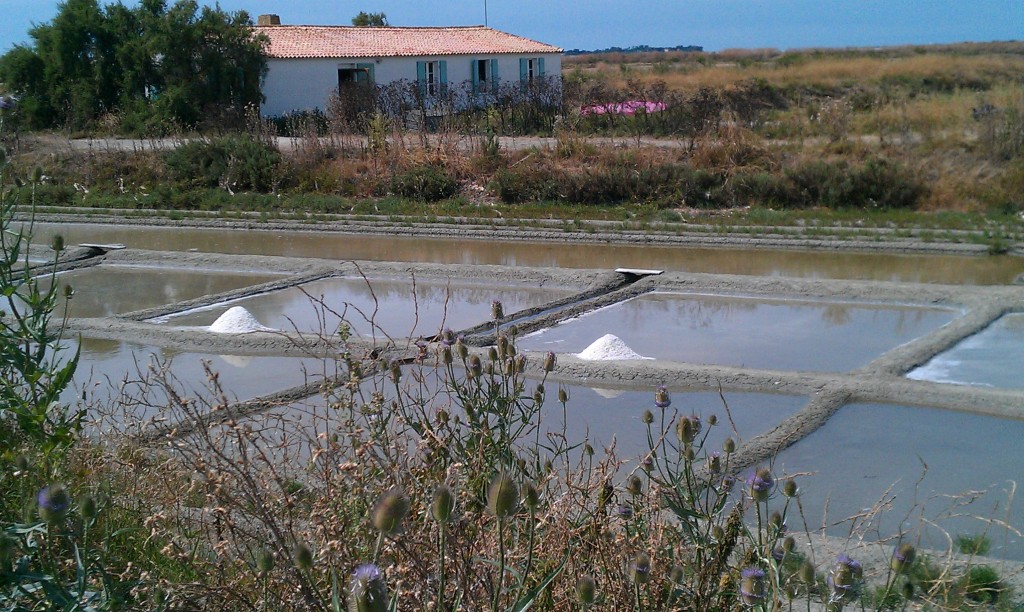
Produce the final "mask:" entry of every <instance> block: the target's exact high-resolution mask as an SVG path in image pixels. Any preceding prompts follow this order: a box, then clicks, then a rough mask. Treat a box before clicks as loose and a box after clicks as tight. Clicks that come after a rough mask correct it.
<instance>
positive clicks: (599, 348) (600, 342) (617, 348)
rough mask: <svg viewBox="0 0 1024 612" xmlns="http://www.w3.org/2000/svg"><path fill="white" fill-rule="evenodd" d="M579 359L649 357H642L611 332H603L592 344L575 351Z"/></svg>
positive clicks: (614, 359)
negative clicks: (580, 350) (578, 351)
mask: <svg viewBox="0 0 1024 612" xmlns="http://www.w3.org/2000/svg"><path fill="white" fill-rule="evenodd" d="M576 356H577V357H579V358H580V359H586V360H587V361H617V360H626V359H651V358H650V357H644V356H643V355H641V354H639V353H637V352H636V351H634V350H633V349H631V348H629V347H628V346H626V343H625V342H623V341H622V340H620V339H619V337H618V336H615V335H613V334H605V335H603V336H601V337H600V338H598V339H597V340H595V341H594V343H593V344H591V345H590V346H588V347H587V348H585V349H583V352H582V353H577V354H576Z"/></svg>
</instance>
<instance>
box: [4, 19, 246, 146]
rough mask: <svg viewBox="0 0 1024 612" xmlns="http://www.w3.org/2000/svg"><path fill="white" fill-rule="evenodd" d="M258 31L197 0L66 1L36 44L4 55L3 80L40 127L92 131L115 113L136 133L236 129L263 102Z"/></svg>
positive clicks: (36, 31) (37, 32)
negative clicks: (219, 127) (234, 125)
mask: <svg viewBox="0 0 1024 612" xmlns="http://www.w3.org/2000/svg"><path fill="white" fill-rule="evenodd" d="M251 26H252V21H251V19H250V18H249V16H248V14H247V13H245V12H244V11H239V12H236V13H227V12H225V11H223V10H221V9H220V8H219V7H217V8H210V7H205V6H204V7H202V8H201V9H200V7H199V5H198V3H197V2H196V0H177V2H175V3H174V4H173V6H168V3H167V0H141V2H139V4H138V6H135V7H127V6H125V5H124V4H123V3H121V2H117V3H115V4H109V5H106V6H104V7H101V6H100V5H99V3H98V0H66V1H65V2H64V3H62V4H61V5H60V7H59V11H58V14H57V16H56V17H55V18H54V19H53V21H51V22H50V23H46V24H42V25H37V26H35V27H34V28H33V29H32V30H31V31H30V32H29V35H30V36H31V38H32V40H33V43H32V44H31V45H19V46H16V47H14V49H12V50H11V51H9V52H8V53H6V54H5V55H4V56H2V57H0V82H3V83H4V84H5V86H6V88H7V89H8V90H10V91H12V92H13V93H16V94H17V95H19V96H20V97H21V112H22V114H23V116H24V117H25V120H26V122H27V124H28V126H29V127H34V128H53V127H67V128H70V129H89V128H91V127H92V126H93V125H95V123H96V121H97V120H98V119H100V118H102V117H105V116H110V115H113V116H115V117H117V118H118V119H119V120H120V122H121V125H122V129H124V130H125V131H129V132H145V133H157V132H167V131H169V130H170V129H172V128H175V127H195V126H201V125H203V124H216V125H223V124H224V123H229V124H230V123H231V122H237V121H239V120H241V118H242V117H243V116H244V112H245V108H246V107H247V106H249V105H253V104H258V103H259V102H260V101H261V99H262V98H261V93H260V80H261V79H262V78H263V76H264V75H265V73H266V58H265V57H264V54H263V46H264V44H265V42H266V41H265V39H263V38H262V37H259V36H254V35H253V33H252V29H251Z"/></svg>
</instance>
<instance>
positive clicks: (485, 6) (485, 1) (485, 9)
mask: <svg viewBox="0 0 1024 612" xmlns="http://www.w3.org/2000/svg"><path fill="white" fill-rule="evenodd" d="M484 27H485V28H486V27H487V0H484Z"/></svg>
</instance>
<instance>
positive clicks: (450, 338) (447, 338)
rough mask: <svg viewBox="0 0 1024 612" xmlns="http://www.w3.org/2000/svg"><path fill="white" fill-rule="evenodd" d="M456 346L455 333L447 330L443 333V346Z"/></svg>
mask: <svg viewBox="0 0 1024 612" xmlns="http://www.w3.org/2000/svg"><path fill="white" fill-rule="evenodd" d="M454 344H455V332H453V331H452V330H451V329H446V330H444V331H443V332H441V345H442V346H452V345H454Z"/></svg>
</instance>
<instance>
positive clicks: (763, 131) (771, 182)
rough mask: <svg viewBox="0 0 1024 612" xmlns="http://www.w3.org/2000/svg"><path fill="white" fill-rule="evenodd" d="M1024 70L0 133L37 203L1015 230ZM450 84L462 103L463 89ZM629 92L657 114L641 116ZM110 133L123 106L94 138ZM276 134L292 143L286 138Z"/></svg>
mask: <svg viewBox="0 0 1024 612" xmlns="http://www.w3.org/2000/svg"><path fill="white" fill-rule="evenodd" d="M1022 75H1024V44H1020V43H1002V44H989V45H958V46H950V47H922V48H907V49H883V50H878V51H868V50H846V51H825V50H821V51H806V52H790V53H784V54H783V53H778V52H773V51H756V52H739V51H736V52H723V53H718V54H701V53H697V54H684V53H675V54H658V55H656V56H651V57H646V56H640V57H636V56H632V55H629V56H614V55H603V56H578V57H571V58H566V61H565V69H564V74H563V80H562V82H561V83H557V82H555V83H550V82H549V83H544V84H539V85H538V86H536V87H532V88H528V89H525V90H524V89H522V88H519V87H513V86H512V85H511V84H509V85H508V86H507V87H505V88H503V89H502V90H501V91H500V92H497V93H496V94H495V105H494V106H493V107H491V108H488V109H477V110H472V111H466V112H460V113H454V114H449V115H446V116H442V117H434V118H431V120H429V121H427V120H422V121H419V122H416V121H412V122H411V123H410V117H413V118H415V117H416V116H420V117H421V119H422V115H417V112H420V111H423V110H424V106H423V104H424V101H423V100H419V99H417V98H416V96H415V95H410V94H409V93H408V91H407V90H406V89H403V88H404V87H405V84H398V85H395V86H392V87H388V88H382V89H380V90H378V91H376V92H369V93H368V92H361V93H360V95H359V96H346V97H345V98H342V97H338V98H337V99H335V100H334V102H333V104H332V106H331V108H330V109H329V110H328V112H326V113H314V114H308V113H307V114H302V115H296V116H291V117H284V118H278V119H276V120H273V121H266V120H261V119H259V118H258V117H256V116H254V115H253V116H250V118H249V121H248V122H247V127H246V129H244V130H242V131H241V132H232V133H229V134H224V135H217V134H204V135H195V134H181V135H178V136H179V137H181V138H188V143H187V144H184V145H182V146H180V147H179V148H178V149H177V150H175V151H163V152H154V151H152V150H150V151H148V152H144V153H137V152H130V153H128V152H123V151H120V150H117V148H116V147H113V146H111V145H109V144H107V143H104V142H103V141H98V142H97V143H96V144H95V146H93V147H90V148H89V149H87V150H82V149H81V148H77V149H74V150H73V149H72V148H71V147H69V146H64V145H60V144H59V143H58V144H54V142H55V141H59V139H55V138H53V137H47V138H46V139H42V140H41V139H39V138H38V137H37V135H33V134H26V133H17V132H16V131H12V129H11V128H12V127H15V128H16V126H17V123H18V121H17V112H18V111H17V110H16V109H15V110H6V111H3V112H4V113H6V116H5V120H6V121H7V124H6V125H7V127H6V128H5V132H4V139H5V146H6V148H7V149H8V151H9V153H10V155H11V156H12V158H13V171H14V174H15V175H16V176H18V177H20V180H21V182H22V184H23V187H21V196H22V197H28V196H29V195H30V192H32V193H34V195H35V197H36V198H37V200H38V201H39V202H40V203H41V204H53V205H65V206H82V207H118V208H129V209H131V208H147V209H152V208H155V209H165V210H166V209H174V210H197V209H205V210H232V209H236V210H259V211H263V212H267V213H268V214H270V213H275V212H287V211H293V210H297V211H307V212H325V213H328V212H332V213H357V214H359V213H366V212H393V213H400V214H424V215H429V214H460V215H470V216H484V217H487V216H493V215H498V214H500V215H501V216H503V217H506V218H508V217H536V216H558V217H579V218H588V217H590V218H614V219H633V220H651V219H658V220H665V221H672V220H679V219H681V218H697V217H702V216H708V215H713V214H714V213H717V212H720V211H730V212H733V213H736V212H740V213H742V212H743V211H750V210H753V211H767V210H772V211H783V212H786V213H788V214H804V213H805V212H806V211H818V212H820V211H832V210H840V211H857V212H860V213H863V214H864V215H867V216H869V217H870V216H875V217H878V218H883V219H885V218H888V219H894V218H905V217H906V215H907V214H908V213H909V214H910V216H911V217H912V223H916V224H920V225H928V224H929V219H932V218H935V217H936V213H940V212H941V213H945V214H947V215H948V214H950V213H955V214H964V215H968V216H970V217H971V218H972V219H974V221H973V222H974V223H975V224H984V223H986V222H989V223H997V224H1002V225H1009V226H1013V225H1015V224H1019V222H1020V219H1019V214H1020V213H1021V212H1022V211H1024V200H1022V197H1024V196H1022V195H1021V194H1024V76H1022ZM447 95H448V96H449V97H450V98H451V100H449V101H448V103H450V107H451V108H460V104H459V100H461V99H462V98H460V96H464V95H465V92H461V91H459V90H458V88H455V87H453V88H451V89H450V90H449V91H448V92H447ZM367 96H369V97H367ZM636 103H645V104H646V103H649V105H648V106H645V108H648V109H650V110H649V112H648V111H647V110H642V109H641V110H639V111H636V112H633V114H628V113H629V112H632V111H633V110H635V108H636ZM367 105H369V108H370V109H371V110H368V111H362V110H359V109H362V108H365V107H367ZM464 106H465V105H464V104H463V105H462V106H461V107H464ZM623 109H626V110H623ZM118 127H119V122H118V121H117V120H116V116H112V120H111V121H110V122H109V124H108V125H106V127H105V128H104V127H102V126H97V127H96V130H98V131H97V133H96V135H99V136H102V135H106V134H117V133H118ZM277 136H288V137H291V138H293V139H294V140H291V141H289V146H287V147H281V148H280V150H279V149H278V143H279V142H281V141H279V140H277V139H276V138H275V137H277ZM539 137H543V138H539ZM612 142H614V143H615V144H614V145H613V144H612ZM44 143H45V144H44ZM142 144H145V143H142ZM33 173H35V176H36V177H37V178H39V179H40V180H39V181H37V182H33V181H32V180H31V178H32V177H33ZM252 194H258V195H252ZM751 217H752V218H756V217H757V214H756V213H754V214H752V215H751ZM776 219H777V218H776Z"/></svg>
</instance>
